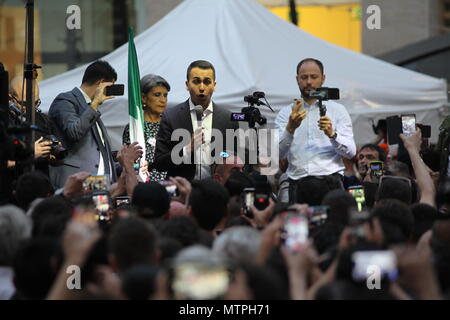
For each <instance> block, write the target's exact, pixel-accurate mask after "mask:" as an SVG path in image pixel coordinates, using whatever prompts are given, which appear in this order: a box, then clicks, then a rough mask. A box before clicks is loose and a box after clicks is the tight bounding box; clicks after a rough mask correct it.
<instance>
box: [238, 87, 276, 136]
mask: <svg viewBox="0 0 450 320" xmlns="http://www.w3.org/2000/svg"><path fill="white" fill-rule="evenodd" d="M265 97H266V94H265V93H264V92H262V91H255V92H253V94H251V95H248V96H245V97H244V101H245V102H248V104H249V106H248V107H245V108H242V110H241V112H240V113H237V112H233V113H231V121H245V122H248V124H249V126H250V128H254V127H255V124H256V123H257V124H259V125H260V126H263V125H265V124H266V123H267V119H266V118H264V117H263V116H262V115H261V111H259V109H258V108H256V107H254V105H257V106H260V105H266V104H265V103H264V102H262V101H261V100H260V99H262V98H265Z"/></svg>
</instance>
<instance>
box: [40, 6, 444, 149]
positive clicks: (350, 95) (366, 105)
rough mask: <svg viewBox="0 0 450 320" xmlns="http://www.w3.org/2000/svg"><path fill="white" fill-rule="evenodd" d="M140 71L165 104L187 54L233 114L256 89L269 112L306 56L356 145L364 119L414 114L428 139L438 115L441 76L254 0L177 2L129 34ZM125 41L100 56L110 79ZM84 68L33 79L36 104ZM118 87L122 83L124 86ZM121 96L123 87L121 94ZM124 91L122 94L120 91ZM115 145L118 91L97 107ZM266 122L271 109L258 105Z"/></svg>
mask: <svg viewBox="0 0 450 320" xmlns="http://www.w3.org/2000/svg"><path fill="white" fill-rule="evenodd" d="M135 43H136V50H137V52H138V60H139V66H140V74H141V77H142V76H144V75H145V74H148V73H154V74H158V75H161V76H163V77H164V78H165V79H166V80H167V81H168V82H169V83H170V85H171V87H172V90H171V91H170V93H169V107H170V106H173V105H176V104H178V103H180V102H183V101H185V100H186V99H187V97H188V92H187V91H186V86H185V80H186V69H187V67H188V65H189V64H190V63H191V62H192V61H194V60H200V59H202V60H208V61H210V62H212V63H213V65H214V66H215V68H216V78H217V79H216V80H217V87H216V92H215V93H214V96H213V99H214V101H215V102H216V103H219V104H221V105H224V106H228V107H229V108H230V110H231V111H233V112H239V110H240V109H241V108H242V107H244V106H246V103H244V101H243V97H244V96H245V95H248V94H251V93H252V92H253V91H264V92H266V97H267V99H268V101H269V102H270V104H271V105H272V107H273V108H274V110H275V112H278V111H279V110H280V108H282V107H283V106H286V105H288V104H290V103H291V102H292V100H293V99H294V98H296V97H299V95H300V93H299V89H298V86H297V82H296V80H295V75H296V66H297V63H298V62H299V61H300V60H302V59H303V58H306V57H313V58H317V59H319V60H321V61H322V62H323V63H324V65H325V74H326V81H325V84H324V85H326V86H329V87H338V88H340V90H341V100H340V101H338V102H340V103H342V104H343V105H345V106H346V107H347V110H348V111H349V113H350V115H351V117H352V120H353V125H354V133H355V139H356V142H357V143H359V144H360V143H365V142H368V141H370V140H373V139H374V135H373V133H372V129H371V122H370V120H371V119H375V120H378V119H382V118H385V117H386V116H388V115H393V114H401V113H415V114H416V115H417V120H418V121H420V122H423V123H424V124H431V125H432V128H433V129H432V134H433V136H432V140H436V137H437V135H436V133H437V129H438V127H439V124H440V122H441V121H442V120H443V116H442V115H441V113H440V112H439V110H440V108H442V106H443V105H444V104H445V103H446V101H447V95H446V82H445V81H444V80H442V79H436V78H433V77H429V76H426V75H423V74H420V73H417V72H413V71H410V70H407V69H404V68H401V67H397V66H395V65H392V64H389V63H386V62H383V61H381V60H377V59H374V58H371V57H369V56H366V55H363V54H360V53H356V52H353V51H350V50H347V49H343V48H340V47H337V46H335V45H333V44H330V43H328V42H325V41H323V40H321V39H319V38H317V37H314V36H312V35H310V34H308V33H306V32H303V31H302V30H300V29H298V28H297V27H295V26H294V25H292V24H290V23H288V22H286V21H283V20H282V19H280V18H278V17H276V16H275V15H273V14H272V13H271V12H270V11H268V10H267V9H266V8H264V7H263V6H262V5H260V4H259V3H257V2H256V1H254V0H214V1H211V0H185V1H184V2H182V3H181V4H180V5H179V6H178V7H176V8H175V9H174V10H172V11H171V12H170V13H169V14H168V15H167V16H165V17H164V18H163V19H161V20H160V21H159V22H158V23H156V24H155V25H153V26H152V27H151V28H149V29H148V30H146V31H144V32H142V33H141V34H140V35H139V36H137V37H136V38H135ZM127 50H128V47H127V44H125V45H123V46H121V47H120V48H118V49H117V50H115V51H113V52H111V53H110V54H108V55H107V56H105V57H103V58H102V59H104V60H106V61H108V62H109V63H110V64H111V65H112V66H113V67H114V68H115V69H116V71H117V74H118V80H117V83H125V84H126V83H127V74H128V71H127V61H128V60H127ZM85 67H86V66H82V67H79V68H76V69H74V70H71V71H68V72H65V73H63V74H61V75H58V76H55V77H53V78H50V79H48V80H45V81H43V82H42V83H40V87H41V99H42V101H43V104H42V105H43V106H44V107H43V110H44V111H45V112H46V111H47V110H48V108H49V106H50V104H51V102H52V101H53V99H54V98H55V96H56V95H57V94H58V93H60V92H64V91H69V90H71V89H72V88H73V87H75V86H79V85H80V83H81V79H82V77H83V73H84V69H85ZM125 87H126V86H125ZM125 94H126V93H125ZM125 97H126V95H125ZM100 110H101V112H102V114H103V115H102V119H103V121H104V122H105V124H106V126H107V127H108V129H109V132H110V136H111V139H112V141H113V145H114V146H115V149H117V148H118V146H119V145H120V143H121V134H122V130H123V127H124V126H125V125H126V124H127V122H128V116H127V114H128V105H127V101H126V99H125V98H124V97H122V98H116V99H113V100H110V101H108V102H106V103H105V104H104V106H102V107H101V108H100ZM261 111H263V115H264V116H266V117H267V118H268V122H269V123H271V122H273V120H274V119H275V116H276V113H272V112H271V111H270V110H269V109H267V108H266V107H264V106H262V107H261Z"/></svg>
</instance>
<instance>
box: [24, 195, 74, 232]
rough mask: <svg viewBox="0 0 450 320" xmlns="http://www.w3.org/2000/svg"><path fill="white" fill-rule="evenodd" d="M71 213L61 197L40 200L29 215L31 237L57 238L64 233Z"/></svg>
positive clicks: (70, 209) (69, 207)
mask: <svg viewBox="0 0 450 320" xmlns="http://www.w3.org/2000/svg"><path fill="white" fill-rule="evenodd" d="M71 213H72V208H71V206H70V205H69V204H68V203H67V201H65V200H64V199H62V198H61V197H57V196H55V197H51V198H47V199H44V200H42V201H41V202H39V204H38V205H36V207H35V208H34V209H33V211H32V213H31V219H32V221H33V229H32V230H33V231H32V236H33V237H37V236H41V237H56V238H59V237H60V236H61V235H62V233H63V232H64V229H65V226H66V223H67V221H68V220H69V219H70V216H71Z"/></svg>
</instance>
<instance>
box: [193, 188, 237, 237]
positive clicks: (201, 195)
mask: <svg viewBox="0 0 450 320" xmlns="http://www.w3.org/2000/svg"><path fill="white" fill-rule="evenodd" d="M228 199H229V194H228V191H227V189H225V187H224V186H223V185H221V184H220V183H218V182H217V181H214V180H212V179H205V180H201V181H195V180H194V181H193V182H192V191H191V194H190V196H189V206H191V208H192V216H193V217H194V219H195V220H196V221H197V224H198V225H199V227H200V228H202V229H204V230H206V231H212V230H213V229H214V228H215V227H216V226H217V225H218V224H219V222H220V221H221V220H222V218H223V217H225V215H226V211H227V204H228Z"/></svg>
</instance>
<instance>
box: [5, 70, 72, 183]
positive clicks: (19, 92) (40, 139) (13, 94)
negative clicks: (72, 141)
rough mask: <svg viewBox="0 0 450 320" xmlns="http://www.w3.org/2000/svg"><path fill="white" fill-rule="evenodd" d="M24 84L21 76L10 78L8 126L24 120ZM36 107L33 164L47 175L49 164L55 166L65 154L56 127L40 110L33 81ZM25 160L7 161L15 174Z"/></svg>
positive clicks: (36, 89) (21, 168)
mask: <svg viewBox="0 0 450 320" xmlns="http://www.w3.org/2000/svg"><path fill="white" fill-rule="evenodd" d="M25 91H26V86H25V83H24V80H23V78H22V77H20V76H18V77H15V78H13V79H12V80H11V82H10V86H9V118H10V120H9V123H10V126H20V125H22V124H24V121H25V112H26V107H25V102H24V101H23V99H24V96H25ZM34 95H35V104H34V107H35V109H36V113H35V115H36V118H35V119H36V121H35V124H36V126H37V127H38V130H37V132H36V134H35V141H34V159H32V160H34V165H35V169H36V170H39V171H41V172H42V173H44V174H45V175H46V176H49V164H50V165H53V166H56V165H59V164H60V160H62V158H63V157H64V156H65V149H64V148H63V147H62V144H61V143H60V142H59V141H58V139H57V138H56V136H57V129H56V126H55V124H54V123H53V122H52V121H51V120H50V118H49V117H48V116H47V115H46V114H44V113H43V112H41V110H40V109H39V105H40V104H41V100H40V99H39V86H38V85H37V82H35V88H34ZM27 163H28V160H27V161H18V162H16V161H8V167H9V168H11V170H13V169H15V170H16V174H17V175H20V174H21V173H22V172H23V167H24V166H25V165H27Z"/></svg>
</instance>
